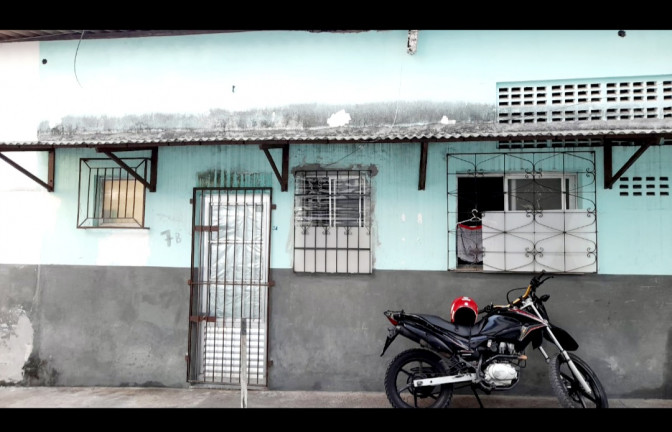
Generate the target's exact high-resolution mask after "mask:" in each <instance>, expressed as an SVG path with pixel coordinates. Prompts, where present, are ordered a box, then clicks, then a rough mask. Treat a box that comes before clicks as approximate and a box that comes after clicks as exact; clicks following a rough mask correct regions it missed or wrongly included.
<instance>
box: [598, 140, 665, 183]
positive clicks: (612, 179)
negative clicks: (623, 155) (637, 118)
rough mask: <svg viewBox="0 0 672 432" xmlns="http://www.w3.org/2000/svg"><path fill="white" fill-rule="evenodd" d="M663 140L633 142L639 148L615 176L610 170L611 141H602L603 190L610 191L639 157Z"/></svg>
mask: <svg viewBox="0 0 672 432" xmlns="http://www.w3.org/2000/svg"><path fill="white" fill-rule="evenodd" d="M663 140H664V139H663V138H661V137H653V138H650V139H649V140H635V141H634V142H635V143H639V148H638V149H637V151H636V152H635V153H634V154H633V155H632V156H630V159H628V161H627V162H626V163H625V164H623V166H622V167H621V169H619V170H618V171H617V172H616V174H613V175H612V172H613V169H612V162H613V160H612V153H611V151H612V147H613V140H605V141H604V188H605V189H611V188H612V186H614V183H616V180H618V179H619V178H620V177H621V176H622V175H623V174H624V173H625V172H626V171H627V170H628V168H630V166H632V164H634V163H635V161H637V159H639V157H640V156H641V155H643V154H644V152H645V151H646V150H647V149H648V148H649V147H651V146H652V145H659V144H662V143H663Z"/></svg>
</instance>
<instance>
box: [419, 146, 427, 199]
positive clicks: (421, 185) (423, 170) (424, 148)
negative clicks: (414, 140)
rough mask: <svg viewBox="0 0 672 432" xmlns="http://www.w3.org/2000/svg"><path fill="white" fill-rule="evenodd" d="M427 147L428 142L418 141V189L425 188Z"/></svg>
mask: <svg viewBox="0 0 672 432" xmlns="http://www.w3.org/2000/svg"><path fill="white" fill-rule="evenodd" d="M428 149H429V142H428V141H422V142H421V143H420V174H419V176H418V177H419V181H418V190H425V182H426V180H427V150H428Z"/></svg>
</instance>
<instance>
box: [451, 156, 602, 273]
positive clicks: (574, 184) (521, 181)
mask: <svg viewBox="0 0 672 432" xmlns="http://www.w3.org/2000/svg"><path fill="white" fill-rule="evenodd" d="M448 209H449V210H448V234H449V236H448V237H449V245H448V250H449V269H451V270H460V269H461V270H477V271H535V272H536V271H539V270H541V269H546V270H547V271H552V272H582V273H591V272H596V271H597V221H596V216H597V211H596V210H597V209H596V182H595V154H594V152H591V151H585V152H580V151H576V152H571V151H566V152H552V151H548V152H520V153H484V154H448Z"/></svg>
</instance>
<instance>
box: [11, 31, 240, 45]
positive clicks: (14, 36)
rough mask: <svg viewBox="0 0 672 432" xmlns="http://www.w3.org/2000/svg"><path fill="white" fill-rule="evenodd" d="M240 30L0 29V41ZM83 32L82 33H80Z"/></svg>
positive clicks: (144, 35) (122, 36)
mask: <svg viewBox="0 0 672 432" xmlns="http://www.w3.org/2000/svg"><path fill="white" fill-rule="evenodd" d="M231 31H241V30H97V29H96V30H22V29H20V30H0V43H3V42H31V41H55V40H72V39H81V38H84V39H108V38H127V37H146V36H177V35H185V34H204V33H227V32H231ZM82 32H83V33H82Z"/></svg>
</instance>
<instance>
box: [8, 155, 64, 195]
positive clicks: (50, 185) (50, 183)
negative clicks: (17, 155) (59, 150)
mask: <svg viewBox="0 0 672 432" xmlns="http://www.w3.org/2000/svg"><path fill="white" fill-rule="evenodd" d="M21 150H23V149H21ZM3 151H5V152H6V151H12V150H3ZM36 151H46V152H48V153H49V160H48V161H47V181H46V183H45V182H44V181H42V180H41V179H40V178H39V177H37V176H36V175H34V174H32V173H31V172H29V171H28V170H27V169H25V168H24V167H22V166H21V165H19V164H17V163H16V162H14V161H13V160H11V159H10V158H8V157H7V156H5V155H4V154H2V153H0V159H2V160H4V161H5V162H7V163H8V164H9V165H11V166H13V167H14V168H16V169H17V170H18V171H19V172H21V173H23V174H25V175H26V176H28V177H29V178H30V179H32V180H33V181H34V182H35V183H37V184H39V185H40V186H42V187H43V188H45V189H46V190H47V191H49V192H53V191H54V170H55V166H56V165H55V162H54V159H55V158H54V154H55V150H54V149H50V150H36Z"/></svg>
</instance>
